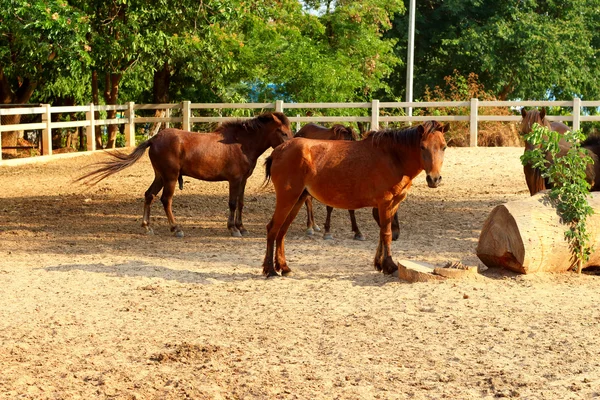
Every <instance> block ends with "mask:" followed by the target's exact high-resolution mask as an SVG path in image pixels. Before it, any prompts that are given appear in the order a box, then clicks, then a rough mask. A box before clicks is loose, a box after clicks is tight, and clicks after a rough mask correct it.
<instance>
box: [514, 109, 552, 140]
mask: <svg viewBox="0 0 600 400" xmlns="http://www.w3.org/2000/svg"><path fill="white" fill-rule="evenodd" d="M536 122H537V123H538V124H540V125H542V126H545V127H546V128H548V129H550V122H549V121H548V120H547V119H546V118H542V116H541V114H540V111H539V110H536V109H532V110H529V111H527V113H526V114H525V116H524V117H523V120H522V121H521V134H523V135H525V134H527V133H529V132H531V130H532V129H533V124H535V123H536Z"/></svg>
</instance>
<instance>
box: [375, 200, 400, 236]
mask: <svg viewBox="0 0 600 400" xmlns="http://www.w3.org/2000/svg"><path fill="white" fill-rule="evenodd" d="M373 219H374V220H375V222H377V226H378V227H380V228H381V225H380V224H379V209H378V208H377V207H374V208H373ZM399 237H400V222H398V210H396V212H395V213H394V218H393V219H392V240H393V241H396V240H398V238H399Z"/></svg>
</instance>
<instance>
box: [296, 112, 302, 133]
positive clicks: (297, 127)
mask: <svg viewBox="0 0 600 400" xmlns="http://www.w3.org/2000/svg"><path fill="white" fill-rule="evenodd" d="M296 117H300V114H296ZM300 128H302V126H301V125H300V121H296V133H298V131H299V130H300Z"/></svg>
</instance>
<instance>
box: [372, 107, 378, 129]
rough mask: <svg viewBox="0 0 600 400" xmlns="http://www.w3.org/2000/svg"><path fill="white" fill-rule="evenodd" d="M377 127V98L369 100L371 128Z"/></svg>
mask: <svg viewBox="0 0 600 400" xmlns="http://www.w3.org/2000/svg"><path fill="white" fill-rule="evenodd" d="M378 129H379V100H371V130H372V131H376V130H378Z"/></svg>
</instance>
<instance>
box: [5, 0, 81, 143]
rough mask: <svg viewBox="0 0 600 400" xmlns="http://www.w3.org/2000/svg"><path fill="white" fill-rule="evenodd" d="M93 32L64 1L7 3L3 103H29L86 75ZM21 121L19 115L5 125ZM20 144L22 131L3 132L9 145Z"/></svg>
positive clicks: (7, 119)
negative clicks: (47, 89) (88, 39)
mask: <svg viewBox="0 0 600 400" xmlns="http://www.w3.org/2000/svg"><path fill="white" fill-rule="evenodd" d="M87 32H88V26H87V24H86V21H85V15H83V14H82V13H81V12H80V11H79V10H77V9H75V8H73V7H71V6H70V5H69V4H67V3H66V2H64V1H54V0H46V1H41V0H32V1H22V0H2V1H1V2H0V103H2V104H23V103H28V102H29V101H30V99H31V98H32V96H33V94H34V92H35V90H36V89H38V88H40V87H43V86H44V85H47V84H49V83H54V82H57V81H60V80H62V79H65V77H67V76H73V75H81V74H82V73H83V72H82V71H83V69H85V66H86V65H87V63H89V55H88V50H89V48H87V47H86V46H85V43H84V39H85V35H86V33H87ZM63 89H65V90H64V92H67V91H68V90H67V89H66V88H64V87H63ZM56 90H58V88H57V89H56ZM20 120H21V116H19V115H17V116H14V117H13V118H3V120H2V122H3V123H4V124H18V123H19V122H20ZM16 140H17V133H16V132H5V133H3V134H2V145H3V146H15V145H16Z"/></svg>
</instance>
